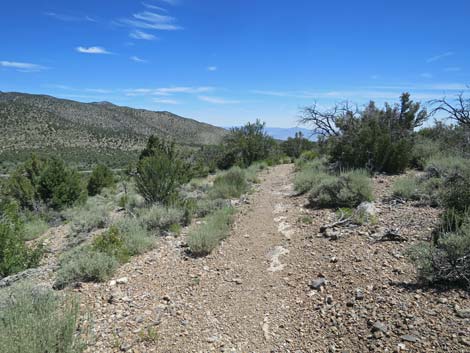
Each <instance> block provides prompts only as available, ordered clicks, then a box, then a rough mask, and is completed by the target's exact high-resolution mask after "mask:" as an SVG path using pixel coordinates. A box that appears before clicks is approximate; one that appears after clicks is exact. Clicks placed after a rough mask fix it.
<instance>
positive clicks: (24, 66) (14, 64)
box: [0, 61, 47, 72]
mask: <svg viewBox="0 0 470 353" xmlns="http://www.w3.org/2000/svg"><path fill="white" fill-rule="evenodd" d="M0 66H1V67H6V68H10V69H16V70H17V71H21V72H37V71H42V70H45V69H47V68H46V67H45V66H42V65H37V64H31V63H24V62H18V61H0Z"/></svg>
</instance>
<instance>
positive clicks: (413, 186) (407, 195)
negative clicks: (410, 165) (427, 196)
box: [392, 175, 424, 200]
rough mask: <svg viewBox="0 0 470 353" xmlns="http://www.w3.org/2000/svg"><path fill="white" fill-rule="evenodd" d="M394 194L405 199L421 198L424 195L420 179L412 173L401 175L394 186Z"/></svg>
mask: <svg viewBox="0 0 470 353" xmlns="http://www.w3.org/2000/svg"><path fill="white" fill-rule="evenodd" d="M392 195H393V196H394V197H399V198H401V199H405V200H421V199H422V198H423V196H424V192H423V187H422V185H421V184H420V182H419V180H418V179H417V178H416V177H415V176H412V175H409V176H403V177H400V178H399V179H397V180H396V181H395V183H394V184H393V187H392Z"/></svg>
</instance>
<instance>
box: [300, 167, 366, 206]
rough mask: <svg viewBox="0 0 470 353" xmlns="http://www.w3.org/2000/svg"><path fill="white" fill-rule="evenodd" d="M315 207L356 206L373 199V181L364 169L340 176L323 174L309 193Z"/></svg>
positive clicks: (311, 203) (311, 202) (309, 198)
mask: <svg viewBox="0 0 470 353" xmlns="http://www.w3.org/2000/svg"><path fill="white" fill-rule="evenodd" d="M308 200H309V202H310V205H311V206H314V207H356V206H358V205H359V204H360V203H361V202H363V201H372V200H373V190H372V183H371V180H370V178H369V175H368V173H367V172H366V171H364V170H353V171H350V172H345V173H341V174H340V175H339V176H333V175H327V174H325V175H323V178H322V179H321V180H319V183H318V184H315V185H313V186H312V188H311V190H310V193H309V195H308Z"/></svg>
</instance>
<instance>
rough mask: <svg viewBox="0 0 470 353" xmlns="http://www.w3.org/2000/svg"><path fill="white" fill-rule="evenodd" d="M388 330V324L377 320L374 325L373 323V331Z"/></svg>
mask: <svg viewBox="0 0 470 353" xmlns="http://www.w3.org/2000/svg"><path fill="white" fill-rule="evenodd" d="M387 330H388V328H387V325H385V324H384V323H383V322H381V321H376V322H375V323H374V325H372V332H377V331H380V332H383V333H385V332H387Z"/></svg>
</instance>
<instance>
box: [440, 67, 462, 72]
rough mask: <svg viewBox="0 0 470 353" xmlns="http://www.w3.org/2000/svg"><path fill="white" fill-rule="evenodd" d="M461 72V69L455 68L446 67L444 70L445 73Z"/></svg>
mask: <svg viewBox="0 0 470 353" xmlns="http://www.w3.org/2000/svg"><path fill="white" fill-rule="evenodd" d="M461 70H462V68H460V67H455V66H454V67H446V68H445V69H444V71H445V72H458V71H461Z"/></svg>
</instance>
